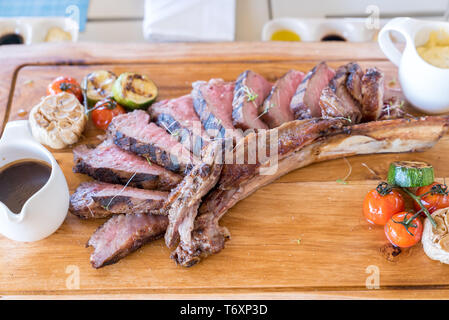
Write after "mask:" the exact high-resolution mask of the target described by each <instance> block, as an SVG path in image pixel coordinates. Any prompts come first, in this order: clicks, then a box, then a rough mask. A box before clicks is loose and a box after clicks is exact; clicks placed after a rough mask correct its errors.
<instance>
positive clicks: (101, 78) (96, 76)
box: [81, 70, 117, 107]
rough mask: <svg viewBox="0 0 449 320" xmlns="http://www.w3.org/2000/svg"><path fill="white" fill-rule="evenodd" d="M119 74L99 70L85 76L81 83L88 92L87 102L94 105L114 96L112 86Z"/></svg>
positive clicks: (91, 105)
mask: <svg viewBox="0 0 449 320" xmlns="http://www.w3.org/2000/svg"><path fill="white" fill-rule="evenodd" d="M115 80H117V76H116V75H115V74H114V73H113V72H111V71H107V70H97V71H94V72H91V73H89V74H88V75H87V76H86V77H84V79H83V82H82V84H81V87H82V89H83V90H84V92H85V93H86V97H87V103H88V104H89V106H90V107H93V106H94V105H95V104H96V103H97V102H98V101H100V100H103V99H104V98H107V97H112V86H113V85H114V82H115Z"/></svg>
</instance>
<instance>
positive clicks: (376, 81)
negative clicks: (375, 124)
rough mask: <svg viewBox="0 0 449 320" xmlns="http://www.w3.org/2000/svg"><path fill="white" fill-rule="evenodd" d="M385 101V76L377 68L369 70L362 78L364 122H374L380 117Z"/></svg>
mask: <svg viewBox="0 0 449 320" xmlns="http://www.w3.org/2000/svg"><path fill="white" fill-rule="evenodd" d="M383 99H384V75H383V73H382V72H381V71H379V70H378V69H377V68H370V69H367V70H366V72H365V74H364V75H363V77H362V116H363V121H365V122H367V121H374V120H377V119H378V118H379V117H380V114H381V112H382V107H383V103H384V101H383Z"/></svg>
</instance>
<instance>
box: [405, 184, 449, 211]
mask: <svg viewBox="0 0 449 320" xmlns="http://www.w3.org/2000/svg"><path fill="white" fill-rule="evenodd" d="M447 191H448V190H447V186H446V185H444V184H439V183H437V182H434V183H432V184H431V185H428V186H425V187H420V188H418V190H416V195H417V196H422V195H424V194H426V193H427V194H426V195H424V196H423V197H422V198H421V203H422V204H423V205H424V207H426V209H427V210H429V212H430V213H432V212H434V211H436V210H438V209H443V208H447V207H449V195H448V194H447ZM413 206H414V207H415V210H416V211H418V210H420V209H421V207H420V205H419V204H418V203H417V202H416V201H415V202H414V203H413Z"/></svg>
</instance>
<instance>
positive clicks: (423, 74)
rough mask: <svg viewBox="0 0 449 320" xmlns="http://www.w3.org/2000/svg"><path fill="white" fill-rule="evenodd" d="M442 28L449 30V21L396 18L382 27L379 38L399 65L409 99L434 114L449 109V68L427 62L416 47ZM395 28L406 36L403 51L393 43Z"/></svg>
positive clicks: (382, 45) (383, 46) (387, 53)
mask: <svg viewBox="0 0 449 320" xmlns="http://www.w3.org/2000/svg"><path fill="white" fill-rule="evenodd" d="M439 30H445V31H446V32H447V33H449V23H448V22H443V21H425V20H417V19H411V18H395V19H393V20H391V21H390V22H388V23H387V24H386V25H385V26H384V27H383V28H382V30H381V31H380V33H379V38H378V41H379V46H380V48H381V49H382V51H383V52H384V54H385V55H386V56H387V58H388V59H390V60H391V62H393V63H394V64H395V65H396V66H398V67H399V82H400V84H401V87H402V90H403V92H404V95H405V97H406V98H407V100H408V101H409V102H410V103H412V104H413V105H414V106H415V107H416V108H417V109H419V110H420V111H423V112H426V113H430V114H437V113H443V112H447V111H449V69H443V68H438V67H435V66H433V65H431V64H429V63H427V62H426V61H424V60H423V59H422V58H421V57H420V56H419V54H418V52H417V51H416V47H417V46H420V45H423V44H425V43H426V42H427V40H428V39H429V34H430V32H432V31H439ZM391 31H397V32H399V33H400V34H402V36H403V37H404V38H405V48H404V51H403V52H402V53H401V52H400V51H399V50H398V48H396V46H395V45H394V43H393V42H392V40H391V38H390V32H391Z"/></svg>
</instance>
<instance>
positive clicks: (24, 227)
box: [0, 120, 69, 241]
mask: <svg viewBox="0 0 449 320" xmlns="http://www.w3.org/2000/svg"><path fill="white" fill-rule="evenodd" d="M20 159H36V160H41V161H44V162H47V163H48V164H49V165H50V166H51V174H50V178H49V179H48V181H47V183H46V184H45V185H44V186H43V187H42V188H41V189H40V190H39V191H37V192H36V193H35V194H34V195H33V196H31V197H30V198H29V199H28V200H27V201H26V202H25V204H24V205H23V208H22V211H21V212H20V213H19V214H15V213H12V212H11V211H10V210H9V208H8V207H7V206H6V205H5V204H3V203H2V202H0V233H1V234H2V235H4V236H5V237H8V238H10V239H12V240H16V241H37V240H40V239H43V238H45V237H47V236H49V235H51V234H52V233H53V232H55V231H56V230H57V229H58V228H59V227H60V226H61V224H62V223H63V222H64V220H65V217H66V216H67V210H68V207H69V188H68V186H67V181H66V180H65V177H64V174H63V173H62V170H61V168H60V167H59V165H58V163H57V162H56V160H55V158H54V157H53V155H52V154H51V153H50V152H49V151H48V150H47V149H46V148H45V147H44V146H42V145H41V144H40V143H38V142H37V141H36V140H35V139H34V138H33V136H32V135H31V129H30V128H29V125H28V121H27V120H20V121H12V122H8V123H7V124H6V127H5V131H4V133H3V136H2V138H1V140H0V167H4V166H5V165H7V164H9V163H11V162H14V161H17V160H20Z"/></svg>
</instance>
